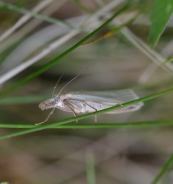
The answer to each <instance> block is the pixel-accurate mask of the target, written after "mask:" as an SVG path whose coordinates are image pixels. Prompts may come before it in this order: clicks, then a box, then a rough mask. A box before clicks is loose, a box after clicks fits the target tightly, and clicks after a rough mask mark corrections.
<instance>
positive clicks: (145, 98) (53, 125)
mask: <svg viewBox="0 0 173 184" xmlns="http://www.w3.org/2000/svg"><path fill="white" fill-rule="evenodd" d="M170 92H173V88H170V89H168V90H165V91H162V92H159V93H156V94H153V95H149V96H146V97H144V98H140V99H137V100H133V101H131V102H127V103H124V104H121V105H117V106H114V107H111V108H107V109H104V110H101V111H97V112H93V113H89V114H84V115H81V116H78V117H77V118H76V117H73V118H69V119H65V120H62V121H59V122H55V123H50V124H43V125H40V126H36V127H35V128H31V129H27V130H22V131H17V132H13V133H7V134H4V135H1V136H0V139H5V138H11V137H16V136H19V135H24V134H27V133H32V132H36V131H39V130H44V129H47V128H54V127H56V126H59V125H64V124H67V123H70V122H75V121H76V120H81V119H85V118H88V117H91V116H94V115H97V114H103V113H106V112H108V111H111V110H116V109H119V108H122V107H126V106H128V105H132V104H136V103H139V102H143V101H147V100H151V99H154V98H157V97H159V96H162V95H165V94H167V93H170Z"/></svg>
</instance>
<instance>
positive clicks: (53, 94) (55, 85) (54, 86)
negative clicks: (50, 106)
mask: <svg viewBox="0 0 173 184" xmlns="http://www.w3.org/2000/svg"><path fill="white" fill-rule="evenodd" d="M64 73H65V72H63V74H62V75H61V76H60V78H59V79H58V81H57V83H56V85H55V86H54V88H53V91H52V98H53V97H54V93H55V89H56V87H57V85H58V83H59V81H60V80H61V78H62V77H63V75H64Z"/></svg>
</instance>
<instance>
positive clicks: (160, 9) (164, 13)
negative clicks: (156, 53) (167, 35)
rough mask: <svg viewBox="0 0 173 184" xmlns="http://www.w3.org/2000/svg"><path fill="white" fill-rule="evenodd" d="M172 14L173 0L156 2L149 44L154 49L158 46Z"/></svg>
mask: <svg viewBox="0 0 173 184" xmlns="http://www.w3.org/2000/svg"><path fill="white" fill-rule="evenodd" d="M172 13H173V0H164V1H163V0H154V4H153V9H152V12H151V16H150V19H151V23H152V24H151V29H150V33H149V43H150V44H151V46H152V47H154V46H155V45H156V44H157V42H158V40H159V38H160V36H161V34H162V32H163V31H164V29H165V27H166V24H167V22H168V21H169V19H170V17H171V15H172Z"/></svg>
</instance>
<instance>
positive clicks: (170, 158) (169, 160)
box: [151, 154, 173, 184]
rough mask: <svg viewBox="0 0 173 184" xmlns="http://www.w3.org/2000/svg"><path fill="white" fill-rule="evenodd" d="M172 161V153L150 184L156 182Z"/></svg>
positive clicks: (155, 183)
mask: <svg viewBox="0 0 173 184" xmlns="http://www.w3.org/2000/svg"><path fill="white" fill-rule="evenodd" d="M172 163H173V154H172V155H171V156H170V157H169V159H168V160H167V162H166V163H165V165H164V166H163V167H162V169H161V170H160V172H159V173H158V175H157V176H156V177H155V179H154V180H153V181H152V183H151V184H157V183H158V181H159V180H160V179H161V177H162V176H163V175H164V174H165V172H166V171H167V170H168V169H169V167H170V165H171V164H172Z"/></svg>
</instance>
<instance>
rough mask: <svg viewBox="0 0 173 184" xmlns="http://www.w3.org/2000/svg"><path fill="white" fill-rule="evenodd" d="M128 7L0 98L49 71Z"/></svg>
mask: <svg viewBox="0 0 173 184" xmlns="http://www.w3.org/2000/svg"><path fill="white" fill-rule="evenodd" d="M128 7H129V5H125V6H124V7H123V8H121V9H120V10H119V11H117V12H116V13H115V14H114V15H113V16H112V17H111V18H109V19H108V20H107V21H106V22H105V23H103V24H102V25H101V26H100V27H99V28H97V29H96V30H94V31H93V32H91V33H90V34H89V35H87V36H86V37H84V38H83V39H82V40H80V41H79V42H77V43H76V44H75V45H73V46H72V47H70V48H69V49H68V50H66V51H65V52H63V53H62V54H60V55H59V56H57V57H56V58H54V59H53V60H51V61H50V62H49V63H46V64H45V65H43V66H42V67H41V69H39V70H37V71H36V72H35V73H33V74H31V75H29V76H27V77H26V78H24V79H23V80H21V81H19V82H18V83H16V84H15V85H13V86H11V87H10V88H8V89H6V90H5V91H3V92H1V93H0V98H2V97H4V96H5V95H7V94H9V93H10V92H12V91H14V90H15V89H17V88H19V87H20V86H22V85H24V84H26V83H27V82H29V81H30V80H31V79H33V78H34V77H36V76H38V75H39V74H41V73H43V72H44V71H46V70H47V69H49V68H50V67H52V66H53V65H54V64H55V63H57V62H58V61H59V60H60V59H61V58H63V57H65V56H66V55H67V54H69V53H70V52H72V51H73V50H74V49H76V48H77V47H79V46H80V45H81V44H82V43H84V42H85V41H87V40H88V39H89V38H90V37H92V36H93V35H95V34H96V33H97V32H98V31H100V30H101V29H102V28H104V27H105V26H106V25H107V24H109V23H110V22H111V21H112V20H113V19H114V18H115V17H116V16H117V15H119V14H120V13H122V12H124V11H125V10H126V9H127V8H128Z"/></svg>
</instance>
